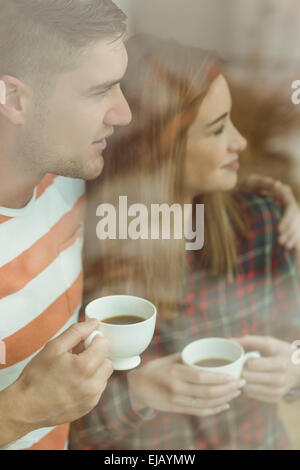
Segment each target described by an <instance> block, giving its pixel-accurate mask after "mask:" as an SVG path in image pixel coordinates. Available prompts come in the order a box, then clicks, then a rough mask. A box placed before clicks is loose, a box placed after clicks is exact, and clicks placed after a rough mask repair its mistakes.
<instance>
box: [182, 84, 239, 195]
mask: <svg viewBox="0 0 300 470" xmlns="http://www.w3.org/2000/svg"><path fill="white" fill-rule="evenodd" d="M231 107H232V103H231V95H230V91H229V87H228V85H227V82H226V80H225V78H224V77H223V76H222V75H219V76H218V77H217V78H216V79H215V80H214V82H213V83H212V85H211V86H210V88H209V90H208V93H207V94H206V96H205V98H204V100H203V101H202V103H201V106H200V108H199V112H198V115H197V117H196V120H195V121H194V123H193V124H192V126H191V127H190V129H189V136H188V144H187V155H186V163H185V187H186V193H187V195H188V196H191V197H194V196H196V195H199V194H204V193H208V192H212V191H227V190H230V189H232V188H234V186H235V185H236V183H237V172H238V169H239V153H240V152H242V151H243V150H245V148H246V146H247V141H246V140H245V139H244V137H243V136H242V135H241V134H240V133H239V132H238V130H237V129H236V128H235V127H234V125H233V124H232V122H231V118H230V113H231Z"/></svg>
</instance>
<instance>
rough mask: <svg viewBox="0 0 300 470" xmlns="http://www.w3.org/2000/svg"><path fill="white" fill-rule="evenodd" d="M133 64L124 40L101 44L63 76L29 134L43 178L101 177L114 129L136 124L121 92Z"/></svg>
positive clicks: (38, 111)
mask: <svg viewBox="0 0 300 470" xmlns="http://www.w3.org/2000/svg"><path fill="white" fill-rule="evenodd" d="M127 61H128V59H127V53H126V49H125V46H124V43H123V41H122V40H121V39H119V40H116V41H114V42H112V41H111V40H109V39H108V40H101V41H99V42H97V43H96V44H93V45H91V46H90V47H89V49H88V51H87V54H86V55H85V56H84V57H83V58H82V59H81V60H80V65H79V66H78V68H76V69H74V70H72V71H70V72H67V73H63V74H61V75H59V77H58V79H57V82H56V85H55V89H54V90H53V92H51V95H50V96H49V97H48V98H47V99H46V101H45V103H42V104H41V107H40V108H36V112H34V115H33V117H32V119H31V120H30V122H29V123H27V125H25V129H24V135H25V136H26V135H27V137H26V140H27V143H28V144H29V145H28V150H30V151H31V152H33V153H34V154H32V153H31V156H30V157H29V158H30V159H31V161H32V160H33V159H34V163H35V164H38V165H39V168H40V169H41V170H42V171H43V173H55V174H59V175H63V176H69V177H73V178H83V179H86V180H89V179H93V178H96V177H98V176H99V175H100V173H101V172H102V169H103V165H104V160H103V156H102V153H103V151H104V149H105V146H106V141H105V139H106V138H107V137H109V136H110V135H111V134H112V133H113V129H114V126H125V125H128V124H129V123H130V121H131V112H130V109H129V106H128V104H127V102H126V100H125V98H124V96H123V94H122V91H121V89H120V81H121V79H122V77H123V75H124V73H125V71H126V68H127ZM30 140H31V142H30ZM33 140H34V142H33ZM96 142H98V143H96ZM23 150H24V149H23Z"/></svg>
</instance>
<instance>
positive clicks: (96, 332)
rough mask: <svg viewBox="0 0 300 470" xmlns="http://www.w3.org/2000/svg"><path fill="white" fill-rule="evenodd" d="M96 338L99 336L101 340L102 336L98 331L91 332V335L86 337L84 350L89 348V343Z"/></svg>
mask: <svg viewBox="0 0 300 470" xmlns="http://www.w3.org/2000/svg"><path fill="white" fill-rule="evenodd" d="M96 336H101V337H102V338H103V336H104V334H103V333H102V332H101V331H99V330H96V331H93V333H91V334H90V336H88V337H87V339H86V340H85V342H84V346H85V348H88V347H89V345H90V344H91V342H92V341H93V339H94V338H95V337H96Z"/></svg>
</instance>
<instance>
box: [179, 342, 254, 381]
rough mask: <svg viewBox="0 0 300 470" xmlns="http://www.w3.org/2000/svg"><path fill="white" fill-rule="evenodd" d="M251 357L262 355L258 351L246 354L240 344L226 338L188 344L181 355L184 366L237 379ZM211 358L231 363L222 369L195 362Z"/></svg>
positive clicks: (221, 367)
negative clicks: (203, 365)
mask: <svg viewBox="0 0 300 470" xmlns="http://www.w3.org/2000/svg"><path fill="white" fill-rule="evenodd" d="M250 357H256V358H258V357H260V353H259V352H258V351H251V352H247V353H245V351H244V348H243V347H242V346H241V345H240V344H239V343H237V342H235V341H233V340H229V339H226V338H204V339H199V340H197V341H193V342H192V343H190V344H188V345H187V346H186V347H185V348H184V349H183V351H182V353H181V358H182V362H183V363H184V364H187V365H189V366H191V367H193V368H195V369H200V370H206V371H208V370H209V371H210V372H221V373H222V374H227V375H232V376H233V377H234V378H236V379H238V378H240V376H241V375H242V370H243V367H244V364H245V362H246V361H247V360H248V359H249V358H250ZM211 358H219V359H227V360H229V361H231V363H230V364H228V365H225V366H220V367H202V366H197V365H195V362H198V361H202V360H204V359H211Z"/></svg>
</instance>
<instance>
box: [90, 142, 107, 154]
mask: <svg viewBox="0 0 300 470" xmlns="http://www.w3.org/2000/svg"><path fill="white" fill-rule="evenodd" d="M93 145H94V147H96V148H97V149H98V150H100V151H102V152H103V150H105V149H106V147H107V142H106V139H102V140H98V141H96V142H93Z"/></svg>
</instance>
